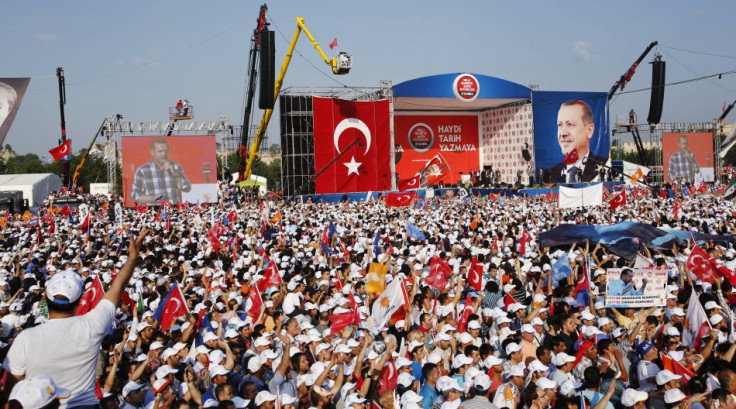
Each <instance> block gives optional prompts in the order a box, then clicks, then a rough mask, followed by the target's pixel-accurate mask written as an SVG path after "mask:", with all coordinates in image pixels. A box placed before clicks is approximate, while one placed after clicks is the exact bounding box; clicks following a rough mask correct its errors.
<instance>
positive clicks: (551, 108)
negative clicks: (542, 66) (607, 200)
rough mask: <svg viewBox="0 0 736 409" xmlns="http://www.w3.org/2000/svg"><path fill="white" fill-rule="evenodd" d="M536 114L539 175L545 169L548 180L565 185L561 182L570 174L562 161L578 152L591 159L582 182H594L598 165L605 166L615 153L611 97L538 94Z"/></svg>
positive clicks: (535, 96)
mask: <svg viewBox="0 0 736 409" xmlns="http://www.w3.org/2000/svg"><path fill="white" fill-rule="evenodd" d="M586 113H587V115H586ZM532 114H533V122H534V158H535V161H536V174H537V175H539V170H540V169H544V170H545V178H544V181H546V182H550V183H565V182H566V181H565V180H562V179H561V178H562V176H563V175H564V174H565V172H563V170H565V171H566V169H564V168H565V165H564V164H563V163H562V159H563V158H565V156H566V155H567V154H568V153H569V152H570V151H572V150H577V153H578V155H579V160H583V159H584V158H586V157H587V160H586V161H585V163H584V164H583V166H584V169H583V170H582V180H581V181H582V182H590V181H593V180H594V176H597V174H598V163H603V164H605V163H606V162H607V161H608V156H609V153H610V150H611V141H610V136H609V135H610V133H609V129H608V94H607V93H605V92H558V91H535V92H533V93H532ZM591 117H592V121H590V119H591ZM558 125H559V127H558Z"/></svg>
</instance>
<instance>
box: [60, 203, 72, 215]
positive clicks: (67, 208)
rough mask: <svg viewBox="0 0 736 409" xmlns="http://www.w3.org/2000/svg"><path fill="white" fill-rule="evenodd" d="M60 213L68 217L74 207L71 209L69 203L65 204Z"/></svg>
mask: <svg viewBox="0 0 736 409" xmlns="http://www.w3.org/2000/svg"><path fill="white" fill-rule="evenodd" d="M59 213H61V214H62V215H64V216H66V217H69V215H71V214H72V209H70V208H69V205H68V204H67V205H64V207H62V208H61V210H59Z"/></svg>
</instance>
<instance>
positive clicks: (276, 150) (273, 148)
mask: <svg viewBox="0 0 736 409" xmlns="http://www.w3.org/2000/svg"><path fill="white" fill-rule="evenodd" d="M268 152H269V153H270V154H272V155H278V154H280V153H281V145H279V144H277V143H274V144H272V145H271V146H270V147H269V148H268Z"/></svg>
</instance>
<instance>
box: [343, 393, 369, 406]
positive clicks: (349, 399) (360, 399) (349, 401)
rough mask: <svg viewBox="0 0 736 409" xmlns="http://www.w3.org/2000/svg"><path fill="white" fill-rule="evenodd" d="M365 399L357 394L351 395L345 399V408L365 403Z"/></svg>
mask: <svg viewBox="0 0 736 409" xmlns="http://www.w3.org/2000/svg"><path fill="white" fill-rule="evenodd" d="M365 402H366V399H365V398H363V397H361V396H360V395H358V394H357V393H351V394H350V395H348V396H347V397H346V398H345V406H351V405H353V404H355V403H358V404H361V403H365Z"/></svg>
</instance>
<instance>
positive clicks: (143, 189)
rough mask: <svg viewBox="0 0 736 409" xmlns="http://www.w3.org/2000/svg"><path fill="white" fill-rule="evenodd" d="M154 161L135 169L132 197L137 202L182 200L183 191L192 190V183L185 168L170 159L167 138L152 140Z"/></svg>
mask: <svg viewBox="0 0 736 409" xmlns="http://www.w3.org/2000/svg"><path fill="white" fill-rule="evenodd" d="M151 156H152V158H153V160H152V161H150V162H148V163H145V164H143V165H141V167H139V168H138V169H137V170H136V171H135V177H134V178H133V186H132V189H131V193H130V198H131V199H132V200H133V201H134V202H137V203H140V204H145V203H158V202H161V201H164V200H165V201H168V202H172V203H176V202H181V201H182V196H181V194H182V192H189V191H191V190H192V184H191V183H190V182H189V179H187V176H186V175H185V174H184V169H182V167H181V165H179V164H178V163H176V162H172V161H170V160H169V143H168V142H167V141H166V140H165V139H161V138H159V139H154V140H153V141H152V142H151Z"/></svg>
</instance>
